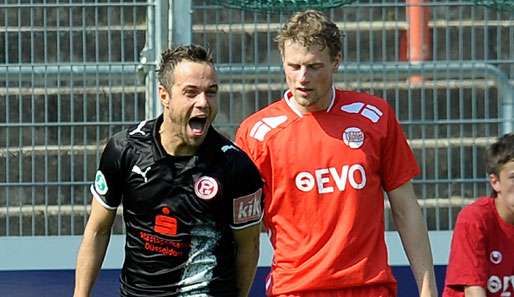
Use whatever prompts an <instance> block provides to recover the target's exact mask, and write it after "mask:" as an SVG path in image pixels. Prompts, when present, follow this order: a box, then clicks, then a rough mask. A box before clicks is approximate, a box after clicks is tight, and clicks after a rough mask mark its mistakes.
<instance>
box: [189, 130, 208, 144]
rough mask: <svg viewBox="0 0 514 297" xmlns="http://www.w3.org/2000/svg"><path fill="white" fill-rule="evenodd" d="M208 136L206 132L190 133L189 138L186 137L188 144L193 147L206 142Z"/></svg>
mask: <svg viewBox="0 0 514 297" xmlns="http://www.w3.org/2000/svg"><path fill="white" fill-rule="evenodd" d="M206 136H207V133H204V134H201V135H199V134H191V133H188V135H187V138H186V139H187V144H188V145H189V146H191V147H198V146H200V145H201V144H202V143H203V142H204V140H205V137H206Z"/></svg>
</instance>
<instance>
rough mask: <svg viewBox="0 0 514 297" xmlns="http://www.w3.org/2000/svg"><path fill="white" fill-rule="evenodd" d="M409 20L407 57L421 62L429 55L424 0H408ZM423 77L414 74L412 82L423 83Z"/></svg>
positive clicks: (414, 61)
mask: <svg viewBox="0 0 514 297" xmlns="http://www.w3.org/2000/svg"><path fill="white" fill-rule="evenodd" d="M406 4H407V8H406V9H407V21H408V23H409V28H408V30H407V57H408V60H409V61H410V62H411V63H420V62H422V61H424V60H425V59H426V58H427V56H428V44H426V43H425V41H426V40H428V38H427V37H428V34H429V30H428V14H425V11H426V9H425V7H424V6H423V0H406ZM422 81H423V78H422V77H421V76H420V75H413V76H411V78H410V82H411V83H421V82H422Z"/></svg>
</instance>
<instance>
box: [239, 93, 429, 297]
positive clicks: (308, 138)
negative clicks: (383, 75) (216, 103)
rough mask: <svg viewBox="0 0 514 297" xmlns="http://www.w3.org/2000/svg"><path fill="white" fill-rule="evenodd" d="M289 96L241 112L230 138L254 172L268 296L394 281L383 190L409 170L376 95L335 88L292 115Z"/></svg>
mask: <svg viewBox="0 0 514 297" xmlns="http://www.w3.org/2000/svg"><path fill="white" fill-rule="evenodd" d="M290 97H291V93H290V92H286V94H285V95H284V98H283V99H282V100H280V101H277V102H275V103H273V104H271V105H269V106H268V107H266V108H264V109H262V110H260V111H258V112H257V113H255V114H253V115H251V116H250V117H249V118H247V119H246V120H245V121H244V122H243V123H242V124H241V126H240V128H239V130H238V133H237V135H236V142H237V144H238V145H239V146H240V147H241V148H243V149H244V150H245V151H246V152H247V154H248V155H249V156H250V157H251V158H252V159H253V161H254V162H255V164H256V165H257V167H258V168H259V171H260V173H261V176H262V177H263V179H264V182H265V185H264V192H265V194H264V197H265V198H264V209H265V217H264V220H265V225H266V227H267V229H268V231H269V233H270V239H271V242H272V245H273V247H274V259H273V263H272V271H271V274H270V278H269V283H268V295H278V294H287V293H291V292H299V291H307V290H328V289H338V288H350V287H357V286H366V285H386V286H389V287H390V288H391V291H393V292H394V291H395V288H396V282H395V279H394V277H393V275H392V273H391V270H390V268H389V266H388V264H387V250H386V246H385V241H384V196H383V191H384V190H385V191H391V190H394V189H396V188H397V187H399V186H401V185H403V184H404V183H406V182H408V181H410V180H411V179H412V177H414V176H415V175H417V174H418V172H419V168H418V166H417V164H416V161H415V158H414V156H413V154H412V151H411V150H410V148H409V146H408V144H407V142H406V140H405V137H404V135H403V133H402V130H401V127H400V126H399V124H398V122H397V120H396V118H395V115H394V112H393V111H392V110H391V108H390V107H389V106H388V104H387V102H385V101H384V100H382V99H380V98H377V97H373V96H371V95H369V94H365V93H357V92H349V91H340V90H337V91H335V89H334V92H333V97H332V102H331V104H330V107H329V108H328V109H327V110H326V111H319V112H313V113H306V114H303V115H302V114H301V113H300V112H299V111H298V110H297V109H295V107H294V105H293V104H291V100H293V99H291V98H290Z"/></svg>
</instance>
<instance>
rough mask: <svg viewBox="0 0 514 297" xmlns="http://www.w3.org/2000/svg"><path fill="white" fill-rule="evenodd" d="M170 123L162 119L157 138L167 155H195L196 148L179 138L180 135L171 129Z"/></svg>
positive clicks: (165, 118)
mask: <svg viewBox="0 0 514 297" xmlns="http://www.w3.org/2000/svg"><path fill="white" fill-rule="evenodd" d="M171 125H172V123H171V122H170V121H169V120H168V119H167V117H166V116H165V117H164V120H163V121H162V124H161V127H160V128H159V136H160V139H161V145H162V147H163V148H164V151H166V153H167V154H168V155H172V156H192V155H194V154H195V153H196V150H197V149H198V148H197V147H194V146H191V145H188V144H187V143H186V142H185V141H184V140H183V139H182V137H181V136H180V133H178V132H177V131H174V130H173V129H171Z"/></svg>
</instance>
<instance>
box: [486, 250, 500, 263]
mask: <svg viewBox="0 0 514 297" xmlns="http://www.w3.org/2000/svg"><path fill="white" fill-rule="evenodd" d="M502 259H503V257H502V253H500V252H499V251H496V250H493V251H492V252H491V254H489V260H490V261H491V263H493V264H500V262H501V261H502Z"/></svg>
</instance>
